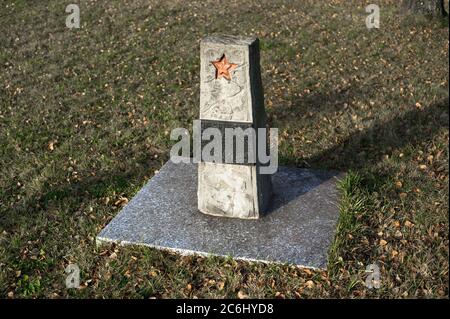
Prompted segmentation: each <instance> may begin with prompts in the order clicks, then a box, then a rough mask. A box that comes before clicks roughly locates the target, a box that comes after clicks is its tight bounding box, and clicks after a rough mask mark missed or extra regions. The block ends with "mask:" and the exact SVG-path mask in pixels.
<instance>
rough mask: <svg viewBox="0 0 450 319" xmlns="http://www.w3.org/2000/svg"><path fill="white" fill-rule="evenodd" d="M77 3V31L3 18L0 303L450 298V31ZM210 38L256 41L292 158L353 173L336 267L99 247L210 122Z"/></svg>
mask: <svg viewBox="0 0 450 319" xmlns="http://www.w3.org/2000/svg"><path fill="white" fill-rule="evenodd" d="M77 3H79V5H80V10H81V28H80V29H68V28H66V26H65V19H66V16H67V15H68V14H67V13H65V6H66V4H63V3H62V2H61V1H39V2H36V3H33V5H30V4H28V2H27V1H25V0H21V1H15V2H12V1H7V2H6V4H4V5H2V6H1V8H0V22H1V23H0V68H1V72H0V167H1V170H0V296H2V297H7V298H35V297H50V298H59V297H76V298H80V297H89V298H91V297H93V298H108V297H127V298H150V297H156V298H168V297H188V298H194V297H198V298H205V297H219V298H223V297H224V298H229V297H231V298H236V297H238V298H245V297H263V298H273V297H277V298H307V297H310V298H311V297H320V298H327V297H335V298H340V297H352V298H361V297H370V298H374V297H382V298H405V297H407V298H411V297H419V298H430V297H437V298H442V297H444V298H448V294H449V292H448V285H449V274H448V266H449V265H448V258H449V241H448V232H449V223H448V199H449V196H448V195H449V187H448V185H449V184H448V183H449V180H448V138H449V126H448V121H449V107H448V105H449V99H448V96H449V93H448V90H449V79H448V71H449V65H448V58H449V56H448V51H449V40H448V37H449V32H448V31H449V29H448V20H441V19H439V18H436V19H431V18H428V17H411V16H405V15H400V14H399V12H398V5H397V1H388V0H383V1H378V2H377V3H378V4H379V5H380V8H381V12H380V29H368V28H367V27H366V25H365V18H366V16H367V13H366V12H365V5H367V4H369V3H370V1H344V0H342V1H340V0H329V1H298V2H289V3H288V2H286V3H284V2H278V1H277V2H274V1H264V2H262V3H261V2H259V1H258V2H256V1H255V2H253V3H250V2H246V3H244V2H228V3H220V5H218V3H217V2H214V1H189V2H185V1H183V2H181V1H163V2H159V3H158V2H156V1H147V0H146V1H143V0H142V1H140V0H130V1H126V2H121V1H94V0H92V1H77ZM212 33H226V34H235V35H249V36H250V35H253V36H257V37H259V38H260V40H261V65H262V79H263V85H264V89H265V103H266V109H267V113H268V120H269V123H270V125H271V126H272V127H278V128H279V129H280V163H281V164H283V165H295V166H298V167H312V168H321V169H338V170H341V171H345V172H347V173H348V174H347V178H346V179H345V180H344V181H343V182H342V183H341V185H340V189H341V197H342V200H341V207H340V210H341V216H340V221H339V225H338V229H337V235H336V238H335V242H334V244H333V247H332V249H331V250H330V260H329V268H328V271H316V270H310V269H301V268H297V267H294V266H291V265H266V264H260V263H248V262H240V261H235V260H232V259H231V258H219V257H208V258H203V257H181V256H179V255H176V254H171V253H165V252H161V251H158V250H153V249H149V248H136V247H116V246H101V247H97V246H96V243H95V237H96V235H97V234H98V233H99V231H100V230H101V229H102V228H103V227H104V226H105V225H106V224H107V223H108V222H109V221H110V220H111V219H112V218H113V217H114V216H115V215H116V214H117V213H118V211H119V210H120V208H121V207H122V206H123V205H126V203H127V201H128V199H130V198H131V197H132V196H133V195H134V194H135V193H136V192H137V191H138V190H139V189H140V187H142V186H143V185H144V184H145V183H146V182H147V181H148V180H149V179H150V178H151V177H152V176H153V175H154V174H155V172H156V171H157V170H158V169H159V168H160V167H161V166H162V165H163V163H164V162H165V161H166V160H167V159H168V157H169V150H170V146H171V145H172V143H173V142H172V141H170V139H169V133H170V131H171V130H172V129H173V128H175V127H186V128H191V123H192V121H193V120H194V119H196V118H197V117H198V112H199V62H200V61H199V40H200V39H201V38H202V37H203V36H205V35H208V34H212ZM69 263H76V264H77V265H78V266H79V267H80V271H81V288H80V289H66V286H65V278H66V274H65V273H64V269H65V268H66V267H67V265H68V264H69ZM370 264H376V265H378V266H379V268H380V281H381V287H380V288H379V289H368V288H367V287H366V286H365V285H364V283H365V279H366V273H365V269H366V267H367V266H368V265H370Z"/></svg>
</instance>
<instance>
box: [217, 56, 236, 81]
mask: <svg viewBox="0 0 450 319" xmlns="http://www.w3.org/2000/svg"><path fill="white" fill-rule="evenodd" d="M211 63H212V64H213V65H214V67H215V68H216V79H220V77H221V76H223V77H224V78H225V79H227V80H231V74H230V71H231V70H233V69H235V68H236V67H237V64H234V63H230V62H228V60H227V57H226V56H225V54H224V55H222V57H221V58H220V59H219V60H217V61H211Z"/></svg>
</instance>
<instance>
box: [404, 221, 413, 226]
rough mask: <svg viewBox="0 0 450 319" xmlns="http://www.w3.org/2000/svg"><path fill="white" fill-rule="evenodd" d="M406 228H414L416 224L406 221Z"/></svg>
mask: <svg viewBox="0 0 450 319" xmlns="http://www.w3.org/2000/svg"><path fill="white" fill-rule="evenodd" d="M405 226H406V227H408V228H411V227H413V226H414V224H413V223H411V222H410V221H409V220H407V221H405Z"/></svg>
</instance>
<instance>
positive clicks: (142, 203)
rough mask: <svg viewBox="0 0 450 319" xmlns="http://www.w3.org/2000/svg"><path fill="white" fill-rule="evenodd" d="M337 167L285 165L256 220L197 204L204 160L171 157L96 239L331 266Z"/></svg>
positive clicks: (335, 216) (338, 176) (336, 198)
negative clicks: (206, 211)
mask: <svg viewBox="0 0 450 319" xmlns="http://www.w3.org/2000/svg"><path fill="white" fill-rule="evenodd" d="M342 177H343V174H342V173H338V172H335V171H320V170H312V169H303V168H291V167H279V169H278V171H277V173H275V174H274V175H272V183H273V197H272V199H271V205H270V208H269V210H268V212H267V213H266V214H265V215H264V216H263V217H262V218H260V219H257V220H243V219H234V218H225V217H215V216H210V215H205V214H202V213H201V212H199V211H198V209H197V164H194V163H188V164H186V163H179V164H175V163H173V162H171V161H168V162H167V163H166V164H165V165H164V166H163V167H162V168H161V169H160V171H159V172H158V173H157V174H156V175H155V176H154V177H153V178H152V179H151V180H150V181H149V182H148V183H147V184H146V185H145V186H144V187H143V188H142V189H141V190H140V191H139V192H138V193H137V194H136V196H135V197H134V198H133V199H132V200H131V201H130V202H129V203H128V204H127V205H126V206H125V207H124V208H123V209H122V210H121V211H120V212H119V214H118V215H117V216H116V217H115V218H114V219H113V220H112V221H111V222H110V223H109V224H108V225H107V226H106V227H105V228H104V229H103V230H102V231H101V232H100V234H99V235H98V236H97V243H99V244H101V243H103V242H116V243H118V244H136V245H146V246H150V247H155V248H159V249H167V250H171V251H175V252H178V253H180V254H184V255H185V254H199V255H209V254H212V255H220V256H231V257H233V258H236V259H243V260H250V261H262V262H278V263H288V264H295V265H298V266H303V267H308V268H320V269H325V268H326V266H327V253H328V250H329V247H330V245H331V243H332V241H333V238H334V234H335V228H336V224H337V221H338V218H339V207H338V204H339V194H338V190H337V187H336V182H337V181H338V180H339V179H341V178H342Z"/></svg>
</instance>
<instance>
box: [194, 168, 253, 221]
mask: <svg viewBox="0 0 450 319" xmlns="http://www.w3.org/2000/svg"><path fill="white" fill-rule="evenodd" d="M198 176H199V182H198V185H199V188H198V209H199V210H200V211H201V212H208V214H210V215H215V216H224V217H237V218H249V219H253V218H258V216H259V212H258V209H259V205H258V202H257V200H258V196H257V194H255V193H254V192H255V191H256V185H255V183H256V166H255V165H252V166H249V165H230V164H216V163H199V166H198Z"/></svg>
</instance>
